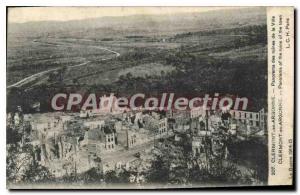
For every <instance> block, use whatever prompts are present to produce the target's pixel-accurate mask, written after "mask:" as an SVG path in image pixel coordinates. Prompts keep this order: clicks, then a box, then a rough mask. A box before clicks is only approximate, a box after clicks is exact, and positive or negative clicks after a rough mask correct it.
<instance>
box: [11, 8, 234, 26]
mask: <svg viewBox="0 0 300 195" xmlns="http://www.w3.org/2000/svg"><path fill="white" fill-rule="evenodd" d="M220 9H232V7H14V8H9V9H8V22H9V23H25V22H33V21H69V20H83V19H87V18H99V17H104V16H128V15H159V14H164V15H168V14H176V13H188V12H190V13H191V12H198V13H199V12H206V11H212V10H220Z"/></svg>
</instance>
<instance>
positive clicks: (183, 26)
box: [8, 7, 266, 38]
mask: <svg viewBox="0 0 300 195" xmlns="http://www.w3.org/2000/svg"><path fill="white" fill-rule="evenodd" d="M265 9H266V8H263V7H253V8H243V9H232V10H231V9H230V10H228V9H226V10H218V11H209V12H204V13H203V12H202V13H181V14H176V15H175V14H174V15H133V16H125V17H101V18H95V19H86V20H74V21H66V22H58V21H44V22H27V23H22V24H17V23H11V24H9V26H8V34H9V35H10V36H22V37H39V36H59V37H64V36H71V37H74V38H76V37H80V38H106V37H119V36H126V35H157V36H159V35H169V34H174V33H184V32H189V31H201V30H210V29H217V28H230V27H239V26H245V25H253V24H255V25H259V24H265V23H266V10H265Z"/></svg>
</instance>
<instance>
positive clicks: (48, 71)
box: [6, 41, 121, 89]
mask: <svg viewBox="0 0 300 195" xmlns="http://www.w3.org/2000/svg"><path fill="white" fill-rule="evenodd" d="M34 42H37V41H34ZM40 43H43V42H40ZM46 44H49V43H46ZM72 45H73V46H74V44H67V43H63V44H62V43H59V44H57V46H67V47H70V46H72ZM80 46H82V45H80ZM87 47H89V48H94V49H99V50H104V51H108V52H111V53H113V54H115V56H114V57H111V58H103V59H102V61H105V60H110V59H113V58H117V57H119V56H120V55H121V54H120V53H118V52H116V51H113V50H110V49H107V48H105V47H100V46H94V45H90V46H87ZM85 60H86V59H85ZM89 63H90V61H88V60H86V62H83V63H80V64H76V65H71V66H67V68H75V67H80V66H86V65H88V64H89ZM60 68H61V67H58V68H53V69H49V70H45V71H42V72H39V73H35V74H33V75H31V76H28V77H26V78H24V79H22V80H20V81H18V82H16V83H14V84H12V85H9V86H7V87H6V88H7V89H9V88H12V87H21V86H23V85H25V84H28V83H30V82H32V81H34V80H36V79H38V78H40V77H42V76H44V75H46V74H48V73H50V72H54V71H56V70H59V69H60Z"/></svg>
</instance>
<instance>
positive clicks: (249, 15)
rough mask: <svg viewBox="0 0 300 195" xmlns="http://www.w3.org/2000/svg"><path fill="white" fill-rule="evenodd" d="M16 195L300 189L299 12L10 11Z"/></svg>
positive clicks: (9, 135)
mask: <svg viewBox="0 0 300 195" xmlns="http://www.w3.org/2000/svg"><path fill="white" fill-rule="evenodd" d="M6 11H7V21H6V22H7V24H6V25H7V29H6V37H7V44H6V48H7V53H6V185H7V188H8V189H177V188H178V189H194V188H218V187H249V186H256V187H259V186H261V187H263V186H272V185H273V186H278V185H279V186H281V185H283V186H284V185H287V186H289V185H292V184H293V177H294V175H293V173H294V171H293V162H294V159H293V154H294V151H293V147H294V140H293V136H294V135H293V132H294V127H293V121H294V119H293V110H294V105H293V102H294V99H293V97H294V81H293V78H294V72H293V71H294V56H293V55H294V54H293V52H294V8H293V7H7V10H6Z"/></svg>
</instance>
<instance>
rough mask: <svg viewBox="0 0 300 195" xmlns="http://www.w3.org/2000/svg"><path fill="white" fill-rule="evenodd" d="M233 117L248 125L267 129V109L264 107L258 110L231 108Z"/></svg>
mask: <svg viewBox="0 0 300 195" xmlns="http://www.w3.org/2000/svg"><path fill="white" fill-rule="evenodd" d="M230 114H231V117H232V118H233V119H235V120H237V121H240V122H242V123H244V124H246V125H250V126H253V127H259V128H261V129H265V111H264V109H261V110H259V111H258V112H250V111H241V110H230Z"/></svg>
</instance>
